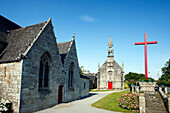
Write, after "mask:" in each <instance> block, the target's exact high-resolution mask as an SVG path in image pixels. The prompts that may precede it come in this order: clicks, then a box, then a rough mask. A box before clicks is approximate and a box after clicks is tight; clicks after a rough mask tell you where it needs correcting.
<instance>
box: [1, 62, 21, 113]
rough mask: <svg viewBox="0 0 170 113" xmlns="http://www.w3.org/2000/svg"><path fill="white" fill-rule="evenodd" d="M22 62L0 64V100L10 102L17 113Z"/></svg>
mask: <svg viewBox="0 0 170 113" xmlns="http://www.w3.org/2000/svg"><path fill="white" fill-rule="evenodd" d="M21 73H22V61H21V62H14V63H5V64H0V98H5V99H8V100H9V101H10V102H12V105H13V109H14V112H16V113H18V112H19V105H20V88H21Z"/></svg>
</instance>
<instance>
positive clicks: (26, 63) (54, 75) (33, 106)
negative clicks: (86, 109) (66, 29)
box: [20, 21, 65, 112]
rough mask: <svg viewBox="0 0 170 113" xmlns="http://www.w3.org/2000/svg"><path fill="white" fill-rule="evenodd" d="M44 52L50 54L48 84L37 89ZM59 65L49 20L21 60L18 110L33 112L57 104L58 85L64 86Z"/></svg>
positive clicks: (59, 60)
mask: <svg viewBox="0 0 170 113" xmlns="http://www.w3.org/2000/svg"><path fill="white" fill-rule="evenodd" d="M42 30H43V29H42ZM44 53H48V54H49V56H50V64H49V81H48V82H49V86H48V90H46V91H39V90H38V83H39V67H40V58H41V57H42V55H43V54H44ZM61 67H62V64H61V58H60V56H59V51H58V48H57V45H56V38H55V36H54V33H53V27H52V24H51V21H50V22H49V23H48V24H47V26H46V27H45V29H44V30H43V31H42V33H41V34H40V36H39V38H38V39H37V40H36V42H35V43H34V44H33V46H32V47H31V49H30V50H29V52H28V54H27V55H26V59H24V60H23V67H22V68H23V70H22V84H21V104H20V112H33V111H37V110H41V109H44V108H47V107H50V106H53V105H56V104H58V91H59V86H61V85H62V86H64V82H65V78H64V74H63V72H62V70H61ZM62 95H64V89H62ZM62 100H64V96H62Z"/></svg>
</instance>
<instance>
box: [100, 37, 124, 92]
mask: <svg viewBox="0 0 170 113" xmlns="http://www.w3.org/2000/svg"><path fill="white" fill-rule="evenodd" d="M107 52H108V55H107V60H106V61H105V63H104V64H103V65H102V66H101V67H100V66H99V65H98V75H97V88H98V89H124V64H123V63H122V67H121V66H120V65H119V64H118V63H117V62H116V61H115V60H114V54H113V53H114V51H113V43H112V40H111V36H110V40H109V43H108V50H107Z"/></svg>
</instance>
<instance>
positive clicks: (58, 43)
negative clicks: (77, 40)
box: [57, 41, 71, 44]
mask: <svg viewBox="0 0 170 113" xmlns="http://www.w3.org/2000/svg"><path fill="white" fill-rule="evenodd" d="M70 42H71V41H68V42H60V43H57V44H65V43H70Z"/></svg>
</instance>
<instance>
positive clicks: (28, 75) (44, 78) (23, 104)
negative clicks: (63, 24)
mask: <svg viewBox="0 0 170 113" xmlns="http://www.w3.org/2000/svg"><path fill="white" fill-rule="evenodd" d="M88 94H89V78H87V77H84V76H83V75H80V72H79V63H78V57H77V51H76V43H75V35H73V38H72V40H71V41H69V42H63V43H57V42H56V37H55V35H54V31H53V26H52V22H51V19H50V18H49V19H48V21H45V22H42V23H39V24H36V25H31V26H27V27H21V26H19V25H17V24H16V23H14V22H12V21H10V20H8V19H7V18H5V17H3V16H1V15H0V98H5V99H8V100H9V101H10V102H12V105H13V110H14V112H16V113H18V112H22V113H23V112H33V111H38V110H41V109H45V108H48V107H51V106H53V105H56V104H58V103H61V102H69V101H73V100H76V99H80V98H81V97H83V96H86V95H88Z"/></svg>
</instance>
